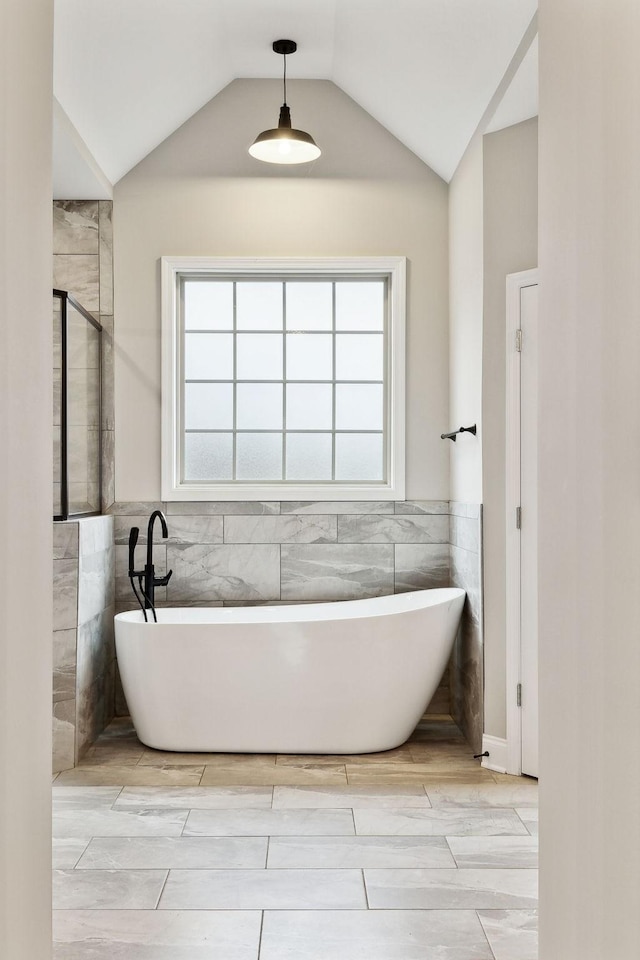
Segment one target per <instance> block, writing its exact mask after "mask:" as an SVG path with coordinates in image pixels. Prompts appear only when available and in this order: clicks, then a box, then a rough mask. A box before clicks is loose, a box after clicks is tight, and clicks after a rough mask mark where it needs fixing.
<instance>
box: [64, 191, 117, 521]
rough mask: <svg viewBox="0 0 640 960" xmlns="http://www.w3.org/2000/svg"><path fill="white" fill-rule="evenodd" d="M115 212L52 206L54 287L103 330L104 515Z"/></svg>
mask: <svg viewBox="0 0 640 960" xmlns="http://www.w3.org/2000/svg"><path fill="white" fill-rule="evenodd" d="M112 207H113V204H112V202H111V201H110V200H55V201H54V203H53V253H54V256H53V286H54V287H57V288H58V289H61V290H66V291H68V292H69V293H71V294H73V295H74V296H75V297H76V299H77V300H79V301H80V303H81V304H82V306H83V307H85V308H86V309H87V310H89V311H90V312H91V313H93V314H94V316H95V317H96V318H97V319H98V320H100V323H101V324H102V326H103V334H102V507H103V510H105V509H106V508H107V507H109V506H110V505H111V504H112V503H113V501H114V499H115V493H114V460H113V457H114V400H113V396H114V393H113V379H114V373H113V230H112Z"/></svg>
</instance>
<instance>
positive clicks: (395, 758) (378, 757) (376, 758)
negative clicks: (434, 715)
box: [276, 744, 412, 767]
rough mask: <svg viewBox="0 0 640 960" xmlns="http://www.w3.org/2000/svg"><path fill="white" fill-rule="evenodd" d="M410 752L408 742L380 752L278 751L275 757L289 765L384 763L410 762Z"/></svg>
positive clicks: (280, 762)
mask: <svg viewBox="0 0 640 960" xmlns="http://www.w3.org/2000/svg"><path fill="white" fill-rule="evenodd" d="M411 762H412V758H411V752H410V747H409V745H408V744H403V745H402V746H401V747H396V748H395V749H394V750H384V751H383V752H382V753H348V754H347V753H345V754H341V753H335V754H327V755H322V754H316V753H307V754H295V753H279V754H278V756H277V757H276V763H277V764H283V765H285V766H290V767H304V766H307V765H310V766H318V765H319V764H329V765H331V764H333V763H349V764H361V763H366V764H379V763H381V764H386V763H411Z"/></svg>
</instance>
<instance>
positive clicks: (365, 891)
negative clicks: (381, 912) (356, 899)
mask: <svg viewBox="0 0 640 960" xmlns="http://www.w3.org/2000/svg"><path fill="white" fill-rule="evenodd" d="M360 872H361V874H362V886H363V887H364V901H365V903H366V905H367V910H370V909H371V907H370V906H369V893H368V891H367V881H366V878H365V875H364V869H363V870H361V871H360Z"/></svg>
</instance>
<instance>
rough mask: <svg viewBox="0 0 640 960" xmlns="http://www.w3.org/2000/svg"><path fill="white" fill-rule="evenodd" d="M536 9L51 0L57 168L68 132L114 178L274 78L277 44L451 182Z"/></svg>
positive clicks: (481, 4)
mask: <svg viewBox="0 0 640 960" xmlns="http://www.w3.org/2000/svg"><path fill="white" fill-rule="evenodd" d="M536 5H537V4H536V0H56V3H55V57H54V92H55V96H56V98H57V100H58V102H59V104H60V105H61V107H62V109H63V111H64V114H66V117H67V118H68V120H70V121H71V123H70V124H67V126H68V129H67V133H66V135H65V134H64V131H62V132H61V126H60V123H59V122H58V123H57V126H56V131H57V133H56V136H57V142H58V145H57V148H56V149H57V153H58V155H59V159H58V160H57V161H56V164H57V166H60V165H61V164H62V165H63V166H64V164H66V165H67V166H68V167H69V169H70V168H71V166H72V159H71V154H72V153H73V150H72V149H71V145H70V143H67V141H66V140H65V136H67V139H68V132H69V129H70V130H72V129H73V128H75V131H76V141H77V142H76V147H77V146H78V144H80V145H81V144H82V142H84V144H85V145H86V147H87V148H88V151H89V152H90V154H91V155H92V157H93V159H94V160H95V162H96V163H97V165H98V166H99V168H101V170H102V171H103V172H104V174H105V175H106V177H107V179H108V180H109V181H110V182H111V183H116V182H117V181H118V180H119V179H120V178H121V177H122V176H124V175H125V174H126V173H127V172H128V171H129V170H130V169H131V168H132V167H133V166H135V164H136V163H138V162H139V161H140V160H141V159H142V158H143V157H145V156H146V155H147V154H148V153H150V151H151V150H153V149H154V148H155V147H156V146H157V145H158V144H159V143H161V142H162V141H163V140H164V139H165V138H166V137H167V136H169V134H171V133H172V132H173V131H174V130H175V129H177V127H179V126H180V125H181V124H182V123H184V122H185V121H186V120H187V119H188V118H189V117H190V116H192V115H193V114H194V113H195V112H196V111H197V110H199V109H200V107H202V106H203V105H204V104H205V103H207V102H208V101H209V100H210V99H211V98H212V97H215V96H216V94H218V93H219V92H220V91H221V90H222V89H223V88H224V87H225V86H226V85H227V84H228V83H230V82H231V81H232V80H234V79H236V78H239V77H253V78H255V77H269V78H278V77H281V76H282V58H281V57H279V56H277V55H276V54H274V53H273V52H272V50H271V43H272V41H273V40H275V39H278V38H279V37H287V38H291V39H294V40H296V41H297V43H298V52H297V53H296V54H295V55H293V56H292V57H289V58H288V65H287V68H288V74H289V76H290V77H296V78H317V79H328V80H332V81H333V82H334V83H335V84H337V85H338V86H339V87H341V88H342V89H343V90H344V91H345V93H347V94H348V95H349V96H350V97H352V98H353V99H354V100H355V101H356V102H357V103H359V104H360V106H362V107H363V108H364V109H365V110H367V111H368V112H369V113H370V114H371V115H372V116H373V117H374V118H375V119H376V120H377V121H378V122H379V123H381V124H382V125H383V126H385V127H386V128H387V129H388V130H389V131H390V132H391V133H392V134H394V135H395V136H396V137H397V138H398V139H399V140H400V141H401V142H402V143H403V144H405V146H407V147H408V148H409V149H410V150H412V151H413V152H414V153H415V154H416V155H417V156H418V157H420V159H421V160H423V161H424V162H425V163H426V164H428V165H429V166H430V167H432V168H433V169H434V170H435V171H436V172H437V173H438V174H440V176H442V177H443V178H444V179H446V180H448V179H450V177H451V176H452V174H453V172H454V170H455V168H456V166H457V164H458V162H459V160H460V158H461V156H462V154H463V152H464V150H465V147H466V145H467V144H468V142H469V140H470V138H471V136H472V134H473V133H474V131H475V129H476V127H477V125H478V123H479V121H480V119H481V118H482V117H483V114H484V113H485V111H486V109H487V106H488V104H489V103H490V101H491V99H492V97H493V96H494V94H495V91H496V89H497V88H498V86H499V84H500V81H501V80H502V78H503V76H504V74H505V71H507V70H508V68H509V65H510V63H511V61H512V58H513V57H514V53H515V52H516V50H517V49H518V47H519V45H520V43H521V40H522V38H523V35H524V34H525V32H526V30H527V27H528V25H529V23H530V21H531V18H532V17H533V15H534V13H535V10H536ZM523 66H524V65H523ZM528 71H529V79H528V80H527V77H526V73H527V71H526V69H525V70H524V74H525V76H524V80H521V86H522V88H523V89H522V90H521V91H520V92H518V85H517V84H514V85H513V92H512V93H511V97H512V101H513V102H512V103H511V105H510V108H509V109H510V113H509V116H511V117H515V119H516V120H518V119H525V118H526V116H531V115H533V113H535V103H534V104H533V105H532V101H533V100H534V99H535V97H534V95H533V93H532V86H533V87H535V75H534V72H533V69H532V67H531V58H529V67H528ZM274 109H275V108H274ZM532 111H533V113H532ZM64 114H62V116H64ZM265 119H268V120H269V122H270V121H271V118H270V117H269V118H265ZM511 122H514V121H513V120H511ZM62 126H63V127H64V124H63V125H62ZM256 132H258V131H256ZM72 139H73V138H72ZM65 144H66V146H65ZM65 150H66V153H65ZM65 157H66V159H63V158H65ZM67 195H69V194H67Z"/></svg>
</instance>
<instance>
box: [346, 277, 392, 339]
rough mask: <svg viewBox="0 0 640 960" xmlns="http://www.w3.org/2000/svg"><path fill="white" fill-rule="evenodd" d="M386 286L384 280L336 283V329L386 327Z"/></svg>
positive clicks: (375, 328)
mask: <svg viewBox="0 0 640 960" xmlns="http://www.w3.org/2000/svg"><path fill="white" fill-rule="evenodd" d="M384 288H385V284H384V281H382V280H372V281H366V282H364V281H363V282H362V283H358V282H357V281H351V282H349V283H347V282H343V283H336V329H337V330H382V329H384Z"/></svg>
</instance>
